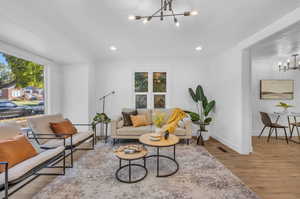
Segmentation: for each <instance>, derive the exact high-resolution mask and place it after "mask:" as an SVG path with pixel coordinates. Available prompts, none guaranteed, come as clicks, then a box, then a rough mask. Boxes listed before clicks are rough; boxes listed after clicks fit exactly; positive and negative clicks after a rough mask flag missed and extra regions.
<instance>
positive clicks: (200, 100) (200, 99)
mask: <svg viewBox="0 0 300 199" xmlns="http://www.w3.org/2000/svg"><path fill="white" fill-rule="evenodd" d="M189 93H190V95H191V97H192V99H193V100H194V102H195V104H196V107H197V112H198V114H197V113H193V112H189V111H187V113H188V114H189V115H190V116H191V118H192V120H193V121H200V123H201V124H202V126H204V129H205V125H209V124H210V123H211V121H212V118H211V117H209V113H210V112H211V111H212V109H213V108H214V107H215V105H216V102H215V100H212V101H209V100H208V99H207V97H206V96H205V94H204V91H203V88H202V86H200V85H198V86H197V88H196V90H195V91H194V90H193V89H191V88H189ZM202 128H203V127H202Z"/></svg>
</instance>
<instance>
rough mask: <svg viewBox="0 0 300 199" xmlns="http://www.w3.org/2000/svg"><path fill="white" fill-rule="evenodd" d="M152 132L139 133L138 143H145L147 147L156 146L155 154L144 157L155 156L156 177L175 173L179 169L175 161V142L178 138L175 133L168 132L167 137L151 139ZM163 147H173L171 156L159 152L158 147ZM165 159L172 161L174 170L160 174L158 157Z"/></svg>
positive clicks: (176, 142)
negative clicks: (157, 139)
mask: <svg viewBox="0 0 300 199" xmlns="http://www.w3.org/2000/svg"><path fill="white" fill-rule="evenodd" d="M151 135H152V133H148V134H144V135H141V136H140V138H139V141H140V143H142V144H144V145H147V146H149V147H155V148H156V154H153V155H149V156H147V157H146V158H151V157H155V158H156V177H169V176H172V175H174V174H175V173H177V171H178V169H179V164H178V162H177V161H176V144H178V142H179V138H178V137H177V136H176V135H173V134H170V135H169V138H168V139H164V138H161V139H160V140H159V141H152V140H151ZM164 147H173V157H170V156H167V155H162V154H160V148H164ZM163 158H164V159H167V160H170V161H171V162H173V163H174V164H175V166H176V168H175V170H174V171H173V172H171V173H168V174H164V175H162V174H160V167H159V163H160V159H163Z"/></svg>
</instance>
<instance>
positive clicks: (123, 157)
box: [115, 149, 148, 183]
mask: <svg viewBox="0 0 300 199" xmlns="http://www.w3.org/2000/svg"><path fill="white" fill-rule="evenodd" d="M147 154H148V150H147V149H143V150H142V151H140V152H137V153H132V154H126V153H125V152H124V151H121V152H120V151H118V152H115V155H116V156H117V157H118V158H119V168H118V170H117V171H116V178H117V180H119V181H120V182H124V183H137V182H139V181H141V180H143V179H144V178H145V177H146V176H147V175H148V170H147V168H146V159H145V157H146V155H147ZM139 159H143V160H144V164H143V165H142V164H136V163H132V161H134V160H139ZM122 160H125V161H128V164H125V165H123V166H122ZM127 167H128V171H129V173H128V180H125V179H121V178H120V177H119V172H120V171H121V170H123V169H124V168H127ZM132 167H140V168H143V169H144V170H145V174H144V175H143V176H142V177H140V178H138V179H132V176H131V173H132Z"/></svg>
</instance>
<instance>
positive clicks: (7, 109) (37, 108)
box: [0, 52, 44, 120]
mask: <svg viewBox="0 0 300 199" xmlns="http://www.w3.org/2000/svg"><path fill="white" fill-rule="evenodd" d="M0 93H1V95H0V120H4V119H5V120H6V119H15V118H21V119H23V117H26V116H32V115H37V114H43V113H44V66H42V65H39V64H37V63H34V62H31V61H27V60H24V59H21V58H18V57H15V56H11V55H8V54H4V53H1V52H0Z"/></svg>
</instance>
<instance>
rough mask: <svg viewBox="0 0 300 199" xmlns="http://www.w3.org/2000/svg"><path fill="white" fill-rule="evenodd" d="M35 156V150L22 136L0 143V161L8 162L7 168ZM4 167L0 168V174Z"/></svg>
mask: <svg viewBox="0 0 300 199" xmlns="http://www.w3.org/2000/svg"><path fill="white" fill-rule="evenodd" d="M35 155H37V152H36V150H35V149H34V147H33V146H32V145H31V143H30V142H29V141H28V140H27V138H26V137H25V136H24V135H17V136H16V137H14V138H11V139H8V140H1V141H0V161H1V162H8V168H11V167H13V166H14V165H16V164H19V163H20V162H23V161H24V160H27V159H29V158H31V157H33V156H35ZM3 171H4V167H2V166H0V173H1V172H3Z"/></svg>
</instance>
